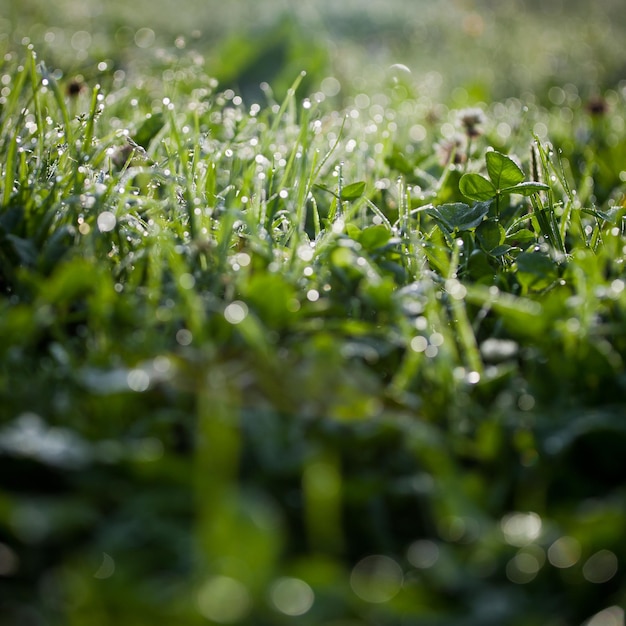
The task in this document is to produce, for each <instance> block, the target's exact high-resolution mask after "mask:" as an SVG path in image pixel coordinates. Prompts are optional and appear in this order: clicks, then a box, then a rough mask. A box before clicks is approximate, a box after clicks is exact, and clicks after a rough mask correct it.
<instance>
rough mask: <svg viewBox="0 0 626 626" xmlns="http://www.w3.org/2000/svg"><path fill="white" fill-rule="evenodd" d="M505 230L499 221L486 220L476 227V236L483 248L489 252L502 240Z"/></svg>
mask: <svg viewBox="0 0 626 626" xmlns="http://www.w3.org/2000/svg"><path fill="white" fill-rule="evenodd" d="M505 237H506V232H505V231H504V228H502V224H500V222H496V221H493V220H486V221H484V222H482V224H480V225H479V226H478V228H477V229H476V238H477V239H478V242H479V243H480V246H481V248H482V249H483V250H486V251H487V252H491V250H493V249H494V248H496V247H497V246H499V245H500V244H501V243H503V242H504V239H505Z"/></svg>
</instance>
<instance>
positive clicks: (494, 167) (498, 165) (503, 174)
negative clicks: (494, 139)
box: [485, 151, 524, 190]
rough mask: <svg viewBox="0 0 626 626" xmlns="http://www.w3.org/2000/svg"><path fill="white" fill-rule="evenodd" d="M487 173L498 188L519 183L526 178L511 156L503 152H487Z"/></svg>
mask: <svg viewBox="0 0 626 626" xmlns="http://www.w3.org/2000/svg"><path fill="white" fill-rule="evenodd" d="M485 159H486V161H487V173H488V174H489V178H490V179H491V182H492V183H493V184H494V185H495V186H496V188H497V189H499V190H500V189H505V188H507V187H512V186H513V185H517V184H518V183H521V182H522V181H523V180H524V172H523V171H522V170H521V169H520V167H519V166H518V165H517V163H515V161H513V160H512V159H511V158H509V157H508V156H506V155H505V154H502V153H501V152H495V151H492V152H487V155H486V157H485Z"/></svg>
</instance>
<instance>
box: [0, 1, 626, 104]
mask: <svg viewBox="0 0 626 626" xmlns="http://www.w3.org/2000/svg"><path fill="white" fill-rule="evenodd" d="M625 37H626V3H624V2H623V0H598V1H596V2H591V3H590V2H583V1H579V0H567V2H566V1H565V0H551V1H550V2H543V1H541V0H503V1H499V2H493V1H490V0H450V1H446V2H443V1H441V0H439V1H437V0H435V1H432V0H342V1H341V2H336V1H335V0H308V1H307V0H254V1H249V2H246V1H240V2H236V1H231V2H218V1H216V0H179V1H178V2H170V1H167V0H134V1H133V2H125V1H122V0H109V1H108V2H103V1H102V0H57V1H55V2H49V0H0V52H6V51H7V50H13V49H16V48H18V47H19V46H20V45H22V44H23V42H24V41H26V40H30V41H31V42H32V43H33V44H34V45H35V48H36V50H37V51H38V53H39V56H40V57H41V58H43V59H45V60H46V63H47V64H48V65H49V66H53V67H55V68H60V69H62V70H63V72H64V73H66V74H67V73H81V72H84V73H86V74H93V72H94V68H95V67H97V64H98V63H100V64H101V65H100V68H106V70H105V71H109V72H112V71H119V70H121V71H124V72H127V73H128V72H131V73H133V72H139V73H140V72H142V71H143V69H144V68H145V67H146V64H147V65H148V66H150V67H154V66H155V65H156V64H158V63H159V60H160V59H161V60H163V59H164V57H165V56H167V57H168V60H169V59H170V56H169V54H170V53H172V52H173V53H174V54H180V55H182V54H185V53H186V54H189V53H192V54H196V55H198V61H199V62H202V63H204V64H205V65H206V68H207V72H208V73H209V74H210V75H211V76H213V77H215V78H217V79H218V80H219V81H220V83H221V85H222V86H223V87H233V88H236V89H237V90H238V91H240V92H242V93H243V94H244V95H247V96H249V97H250V98H254V97H256V95H257V94H258V93H259V90H258V86H259V84H260V83H261V82H267V83H269V85H270V86H271V87H272V88H273V89H274V91H275V93H277V94H278V95H279V96H280V94H281V92H282V91H284V90H286V89H287V87H288V85H290V84H291V83H292V82H293V80H294V78H295V77H296V76H297V75H298V73H299V72H300V71H301V70H306V71H307V72H308V79H307V80H308V83H305V88H306V87H307V86H308V88H309V89H310V90H315V89H318V88H319V85H320V84H321V82H322V81H323V80H324V79H325V78H330V79H331V81H330V83H329V82H328V81H327V83H326V89H325V92H326V93H327V94H331V95H332V96H337V97H338V98H341V97H342V96H347V95H350V94H353V93H355V92H358V91H362V90H366V91H375V90H376V89H381V88H383V87H384V84H385V82H386V81H397V80H402V81H404V82H407V83H409V84H410V85H411V86H412V87H414V88H415V89H417V90H418V91H421V92H422V93H424V92H427V94H428V95H429V96H430V97H432V98H433V99H437V98H439V99H452V102H451V103H452V104H458V105H461V106H462V105H464V104H466V103H473V102H479V101H489V100H490V99H491V100H498V99H502V98H507V97H519V96H520V95H523V94H524V93H525V92H528V93H535V94H544V93H545V94H547V93H548V90H549V87H550V86H554V85H558V86H563V85H575V86H576V87H577V88H578V89H579V90H580V91H581V95H583V96H584V95H593V94H594V93H596V92H598V91H600V90H602V89H605V88H615V87H617V86H618V85H619V83H620V81H623V80H626V53H625V52H624V46H623V42H624V41H625ZM409 72H410V73H409ZM91 77H92V76H89V75H88V76H86V78H87V79H89V78H91ZM332 79H336V80H337V81H338V82H335V81H333V80H332ZM537 97H539V98H540V97H541V96H540V95H539V96H537Z"/></svg>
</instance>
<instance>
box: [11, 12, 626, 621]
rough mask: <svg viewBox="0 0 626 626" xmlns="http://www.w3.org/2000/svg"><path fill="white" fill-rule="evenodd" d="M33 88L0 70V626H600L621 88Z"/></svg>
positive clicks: (612, 506) (183, 73)
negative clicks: (484, 97)
mask: <svg viewBox="0 0 626 626" xmlns="http://www.w3.org/2000/svg"><path fill="white" fill-rule="evenodd" d="M42 10H43V9H42ZM225 45H226V44H225ZM47 63H48V62H47V61H46V59H45V58H43V57H41V58H38V57H37V51H36V50H35V47H34V46H33V45H27V46H25V47H22V48H21V49H20V50H19V51H18V52H9V53H7V54H6V56H5V57H4V59H3V61H2V66H0V76H1V77H2V92H1V96H0V97H1V99H0V154H2V169H1V172H0V291H1V296H0V396H1V397H2V398H3V402H2V408H1V409H0V467H1V470H2V471H1V475H2V478H1V479H0V480H1V483H0V484H1V485H2V492H1V495H0V576H2V579H1V580H0V582H1V585H0V608H1V609H2V613H3V615H5V616H8V617H6V620H7V623H8V624H24V623H34V624H51V625H57V624H59V625H61V624H81V625H83V624H87V625H90V626H91V625H94V626H96V625H101V624H102V625H104V624H110V623H114V622H115V621H117V622H123V623H124V624H128V625H132V626H134V625H137V626H138V625H141V624H148V623H151V624H152V623H155V622H167V623H170V622H171V623H174V622H176V623H179V624H201V623H205V624H206V623H218V624H221V623H240V624H255V625H262V624H268V625H270V624H271V625H274V624H282V623H298V624H303V625H306V624H331V625H333V626H346V625H347V624H351V625H355V624H388V625H390V626H395V625H397V624H411V625H419V624H429V625H430V624H446V625H448V624H458V625H462V624H463V625H466V624H467V625H469V624H481V625H485V624H494V625H495V624H514V625H520V626H523V625H531V624H536V623H542V624H552V625H555V626H556V625H562V624H581V623H583V622H584V623H588V624H590V625H591V626H597V625H598V624H605V623H616V624H618V623H621V622H620V620H621V621H623V610H622V609H620V608H619V607H621V606H624V602H625V600H626V597H625V593H626V592H625V589H626V579H625V575H624V563H625V562H626V552H625V548H624V543H623V537H622V535H623V528H624V523H625V521H626V520H625V517H626V509H625V507H624V495H625V494H624V486H623V485H624V477H625V476H624V469H623V463H622V462H621V454H622V453H623V450H624V446H625V445H626V431H625V430H624V421H623V415H624V401H623V397H624V388H625V385H626V378H625V368H624V358H626V326H625V325H624V315H625V312H626V290H625V286H626V282H625V280H624V270H623V264H624V255H625V252H624V250H625V249H626V248H625V247H624V233H623V216H624V212H625V209H626V202H625V184H626V177H625V175H624V171H623V167H624V165H623V164H624V163H625V162H626V127H625V126H624V112H625V108H626V102H625V99H626V93H625V91H624V88H623V85H621V84H620V85H614V86H612V87H607V88H606V89H603V90H602V94H601V97H600V95H598V96H597V97H596V98H595V99H593V100H590V99H585V98H584V97H583V96H584V93H583V92H582V89H583V88H582V87H581V88H580V90H579V89H578V88H577V87H575V86H574V85H573V84H564V85H563V86H559V85H552V86H551V87H550V89H549V95H548V97H547V98H545V97H543V96H542V97H539V96H537V97H536V98H526V99H524V100H522V99H518V98H513V97H507V98H504V99H502V100H494V101H493V102H492V103H491V104H486V103H485V102H483V101H480V100H479V101H478V102H472V104H475V105H476V106H474V107H473V108H470V109H468V108H459V107H458V106H456V105H455V102H456V100H455V98H456V99H457V100H458V98H459V92H457V93H456V96H454V95H452V94H451V95H450V96H449V101H448V103H447V104H443V103H439V102H435V101H434V100H433V99H432V97H431V96H430V95H426V94H427V86H428V84H429V83H428V81H429V80H432V76H430V77H429V76H426V78H425V79H424V83H423V84H421V83H419V82H417V83H416V82H415V81H414V79H413V78H412V75H408V74H407V72H406V71H405V70H404V69H403V68H402V67H401V66H397V67H396V68H395V69H394V70H392V71H391V75H390V76H389V81H388V82H387V83H385V84H384V85H383V86H382V87H381V88H379V89H378V90H372V89H371V86H367V87H366V86H365V85H363V84H362V85H360V86H359V85H358V81H356V83H355V84H353V85H352V86H351V87H350V88H349V89H346V90H345V91H344V92H342V100H341V102H338V100H337V99H336V95H335V94H336V93H337V88H338V86H341V83H339V82H338V81H337V80H336V79H335V80H331V79H329V76H328V75H327V74H326V72H325V70H324V69H321V70H319V71H316V72H313V73H309V74H308V75H304V74H300V73H299V70H298V71H294V72H293V73H292V75H291V77H290V81H291V82H290V86H289V87H288V88H285V89H282V92H284V93H281V90H280V89H278V90H277V91H273V89H272V86H271V85H264V86H263V88H262V89H261V90H260V91H259V92H258V93H256V95H254V96H250V98H247V99H246V98H242V97H241V96H240V95H239V92H238V91H237V90H235V89H233V88H231V86H230V85H229V84H228V81H227V86H223V85H221V84H219V83H218V82H217V81H216V80H215V79H214V78H213V73H212V72H209V69H208V68H207V65H206V63H205V60H204V58H203V57H202V56H201V55H200V54H199V53H197V52H195V51H193V50H189V51H187V50H185V49H173V51H170V52H166V51H163V52H162V53H161V54H160V57H159V58H158V59H153V60H152V62H151V63H152V65H151V66H150V67H149V68H146V67H145V66H142V65H138V66H137V67H136V68H135V70H136V71H135V70H134V71H132V72H130V71H129V72H126V71H121V70H120V69H119V67H118V68H117V69H116V66H115V63H113V62H109V61H106V62H104V61H102V62H101V63H102V65H101V66H100V68H99V69H98V72H99V74H100V76H99V78H98V80H99V81H100V82H99V84H98V83H97V82H96V80H91V79H90V78H89V76H90V74H89V73H88V72H87V71H85V70H86V69H88V67H87V66H85V67H84V68H82V69H81V73H82V77H80V76H76V74H75V73H74V72H67V73H65V74H64V73H63V72H61V71H59V70H57V69H56V68H55V67H53V66H52V65H49V66H48V65H47ZM139 68H143V69H141V71H139ZM98 72H96V71H94V72H93V73H94V74H97V73H98ZM236 75H237V76H239V77H241V75H242V74H241V73H239V71H238V72H237V73H236ZM85 77H87V78H85ZM164 78H165V80H163V79H164ZM235 82H237V80H235V79H233V84H234V83H235ZM246 84H247V83H246ZM357 87H358V88H357ZM466 96H467V98H469V97H470V96H469V92H467V91H466ZM461 100H463V101H464V103H465V100H466V98H461Z"/></svg>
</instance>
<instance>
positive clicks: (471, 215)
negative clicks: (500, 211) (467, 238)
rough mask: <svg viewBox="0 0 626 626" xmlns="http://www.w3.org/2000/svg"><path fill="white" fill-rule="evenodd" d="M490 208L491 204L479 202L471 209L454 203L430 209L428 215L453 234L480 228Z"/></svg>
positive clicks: (462, 204)
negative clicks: (456, 231)
mask: <svg viewBox="0 0 626 626" xmlns="http://www.w3.org/2000/svg"><path fill="white" fill-rule="evenodd" d="M490 206H491V202H478V203H476V204H475V205H474V206H473V207H471V208H470V207H469V205H467V204H465V203H463V202H453V203H451V204H442V205H441V206H439V207H434V208H432V209H428V210H427V211H426V213H428V214H429V215H430V216H432V217H433V218H434V219H435V220H437V221H438V222H440V223H441V224H443V226H444V227H445V228H446V230H448V231H449V232H452V231H455V230H470V229H471V228H475V227H476V226H478V224H480V223H481V222H482V221H483V219H484V217H485V215H487V213H489V207H490Z"/></svg>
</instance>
